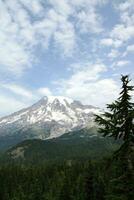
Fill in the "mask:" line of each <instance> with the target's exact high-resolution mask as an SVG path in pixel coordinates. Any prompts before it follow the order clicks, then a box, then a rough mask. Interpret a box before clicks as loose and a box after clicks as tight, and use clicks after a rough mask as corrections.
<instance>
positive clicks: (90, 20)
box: [76, 8, 103, 33]
mask: <svg viewBox="0 0 134 200" xmlns="http://www.w3.org/2000/svg"><path fill="white" fill-rule="evenodd" d="M77 18H78V22H77V24H76V25H77V27H78V29H79V30H80V33H100V32H102V31H103V28H102V21H101V17H100V16H99V15H98V14H97V12H96V10H95V9H94V8H91V9H89V10H87V11H86V10H82V11H80V12H79V13H78V15H77Z"/></svg>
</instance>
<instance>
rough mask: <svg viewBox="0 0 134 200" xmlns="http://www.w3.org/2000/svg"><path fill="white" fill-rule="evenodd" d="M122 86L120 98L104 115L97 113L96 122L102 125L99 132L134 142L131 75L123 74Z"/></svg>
mask: <svg viewBox="0 0 134 200" xmlns="http://www.w3.org/2000/svg"><path fill="white" fill-rule="evenodd" d="M121 81H122V88H121V92H120V96H119V98H118V99H117V100H116V101H115V102H113V103H112V104H107V109H108V110H110V111H107V112H105V113H104V114H102V116H98V115H96V122H97V123H98V124H99V125H100V126H101V128H99V132H100V133H103V135H104V136H110V137H114V138H115V139H118V138H122V140H123V141H124V143H129V142H134V123H133V121H134V103H132V102H131V98H132V97H131V95H130V92H132V91H133V90H134V87H133V86H130V85H129V82H130V79H129V76H128V75H126V76H122V77H121Z"/></svg>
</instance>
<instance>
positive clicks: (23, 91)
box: [2, 84, 34, 99]
mask: <svg viewBox="0 0 134 200" xmlns="http://www.w3.org/2000/svg"><path fill="white" fill-rule="evenodd" d="M2 87H3V88H5V89H7V90H9V91H11V92H12V93H14V94H16V95H19V96H22V97H26V98H29V99H33V98H34V95H33V93H32V92H31V91H29V90H27V89H25V88H23V87H21V86H18V85H16V84H3V85H2Z"/></svg>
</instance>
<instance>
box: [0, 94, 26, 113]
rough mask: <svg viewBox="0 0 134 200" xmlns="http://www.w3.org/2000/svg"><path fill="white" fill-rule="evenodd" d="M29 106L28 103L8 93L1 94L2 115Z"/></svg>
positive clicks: (0, 109) (0, 110) (0, 106)
mask: <svg viewBox="0 0 134 200" xmlns="http://www.w3.org/2000/svg"><path fill="white" fill-rule="evenodd" d="M25 107H27V104H25V103H24V102H22V101H21V100H17V99H16V98H13V97H11V96H8V95H4V94H0V116H4V115H7V114H11V113H13V112H15V111H18V110H20V109H23V108H25Z"/></svg>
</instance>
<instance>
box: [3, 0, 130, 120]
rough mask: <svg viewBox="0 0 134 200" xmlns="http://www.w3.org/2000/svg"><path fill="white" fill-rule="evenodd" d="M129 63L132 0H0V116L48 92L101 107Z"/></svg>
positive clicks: (115, 94)
mask: <svg viewBox="0 0 134 200" xmlns="http://www.w3.org/2000/svg"><path fill="white" fill-rule="evenodd" d="M133 63H134V0H113V1H111V0H73V1H72V0H0V116H4V115H7V114H10V113H12V112H15V111H17V110H20V109H22V108H24V107H27V106H29V105H32V104H33V103H34V102H36V101H38V100H39V99H40V98H42V97H43V96H48V95H56V96H65V97H70V98H72V99H75V100H80V101H81V102H82V103H83V104H90V105H94V106H99V107H104V105H105V104H106V103H109V102H111V101H113V100H114V99H116V98H117V97H118V93H119V90H120V87H121V82H120V76H121V74H129V75H130V77H131V79H132V82H134V66H133Z"/></svg>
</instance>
